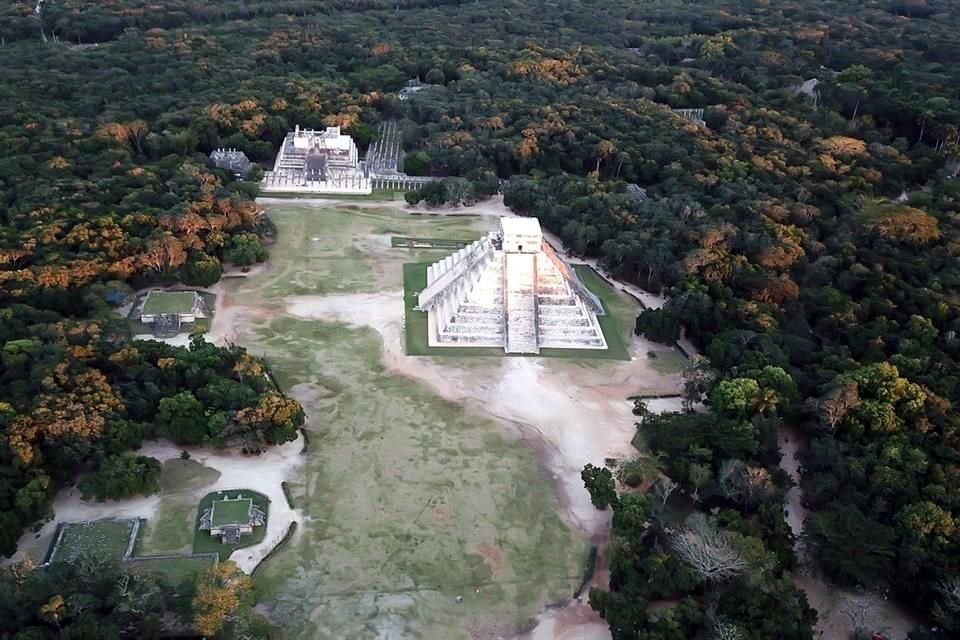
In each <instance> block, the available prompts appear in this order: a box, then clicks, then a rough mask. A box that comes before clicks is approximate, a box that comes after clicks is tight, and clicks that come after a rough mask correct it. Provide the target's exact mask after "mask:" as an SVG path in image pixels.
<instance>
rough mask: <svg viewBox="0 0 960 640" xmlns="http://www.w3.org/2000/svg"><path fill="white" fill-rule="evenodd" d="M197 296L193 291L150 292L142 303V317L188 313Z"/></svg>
mask: <svg viewBox="0 0 960 640" xmlns="http://www.w3.org/2000/svg"><path fill="white" fill-rule="evenodd" d="M196 297H197V294H196V293H195V292H193V291H151V292H150V293H149V294H147V299H146V301H145V302H144V303H143V311H141V312H140V313H141V314H142V315H147V316H152V315H156V314H158V313H190V312H191V311H192V310H193V303H194V301H195V300H196Z"/></svg>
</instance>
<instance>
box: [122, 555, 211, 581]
mask: <svg viewBox="0 0 960 640" xmlns="http://www.w3.org/2000/svg"><path fill="white" fill-rule="evenodd" d="M127 565H128V566H129V567H130V568H131V569H133V570H134V571H142V572H144V573H154V574H159V575H161V576H163V577H164V578H166V580H167V583H168V584H170V585H172V586H176V585H179V584H181V583H182V582H184V581H185V580H189V581H190V582H194V581H195V580H196V579H197V576H198V575H199V574H200V573H201V572H202V571H203V570H205V569H207V568H209V567H211V566H213V558H212V557H211V556H194V557H182V558H150V557H144V558H134V559H133V560H130V561H129V562H128V563H127Z"/></svg>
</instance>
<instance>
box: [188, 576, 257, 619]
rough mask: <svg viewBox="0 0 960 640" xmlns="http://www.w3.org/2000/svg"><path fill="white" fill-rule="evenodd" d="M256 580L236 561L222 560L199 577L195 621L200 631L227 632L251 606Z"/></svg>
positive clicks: (194, 613)
mask: <svg viewBox="0 0 960 640" xmlns="http://www.w3.org/2000/svg"><path fill="white" fill-rule="evenodd" d="M252 590H253V581H252V580H251V578H250V576H248V575H246V574H245V573H243V571H241V570H240V568H239V567H238V566H237V565H236V563H234V562H231V561H229V560H228V561H226V562H220V563H218V564H216V565H214V566H212V567H210V568H209V569H207V570H206V571H204V572H203V573H202V574H200V576H199V578H198V579H197V587H196V595H195V596H194V598H193V615H194V617H193V621H194V624H195V625H196V626H197V629H198V630H199V631H200V633H202V634H204V635H207V636H212V637H229V636H227V635H223V636H221V634H222V633H223V634H225V633H226V630H227V629H228V628H229V627H230V625H231V624H232V623H236V622H237V621H238V620H239V619H240V617H241V615H242V613H243V608H244V607H246V606H249V603H250V596H251V592H252Z"/></svg>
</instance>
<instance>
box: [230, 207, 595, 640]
mask: <svg viewBox="0 0 960 640" xmlns="http://www.w3.org/2000/svg"><path fill="white" fill-rule="evenodd" d="M267 210H268V214H269V215H270V216H271V219H272V220H273V221H274V222H275V223H276V225H277V227H278V230H279V233H278V241H277V244H276V245H274V246H273V247H272V248H271V269H270V270H269V271H267V272H265V273H263V274H261V275H260V276H258V277H257V278H253V279H251V280H249V281H247V280H243V281H241V280H231V281H229V282H227V283H225V288H226V294H227V297H228V299H229V301H230V302H233V303H234V304H242V305H250V312H247V311H246V309H245V310H244V313H242V314H241V316H239V317H242V318H243V322H242V325H241V326H240V327H239V328H238V331H239V333H240V341H241V343H242V344H244V345H245V346H246V347H247V348H248V349H249V350H250V351H251V352H252V353H255V354H257V355H264V356H266V358H267V360H268V361H269V362H270V365H271V369H272V371H273V372H274V374H275V375H276V377H277V379H278V381H279V382H280V385H281V387H282V388H283V389H285V390H287V391H288V392H290V393H291V394H293V395H294V397H296V398H297V399H298V400H299V401H300V402H301V403H302V404H303V405H304V408H305V410H306V413H307V416H308V420H307V424H306V425H305V427H306V429H307V431H308V432H309V435H310V448H309V453H308V454H307V455H306V457H305V458H304V465H303V467H302V468H301V471H300V472H299V473H298V474H297V476H296V477H295V478H291V479H290V480H289V485H290V491H291V493H292V495H293V498H294V503H295V504H296V505H297V507H298V509H299V510H301V512H302V515H303V524H302V527H300V529H299V530H298V532H297V534H296V536H295V537H294V538H293V539H292V540H291V541H290V543H289V544H287V546H286V547H284V548H283V549H282V550H281V551H280V552H279V553H277V554H276V555H275V556H274V557H272V558H271V559H270V560H268V561H267V562H266V563H265V564H264V565H263V567H262V569H261V570H260V571H258V573H257V576H256V586H257V591H258V596H259V597H260V599H261V601H262V602H263V603H264V605H265V606H266V607H267V609H268V610H269V611H270V613H271V616H272V617H273V618H274V619H276V620H282V621H284V633H283V636H284V638H291V639H300V638H303V639H310V640H327V639H330V640H333V639H341V638H363V639H365V638H375V637H378V636H379V637H387V638H404V637H417V638H444V639H445V640H446V639H450V640H461V639H464V640H465V639H467V638H471V637H475V631H472V630H475V629H476V628H477V627H478V626H483V627H484V628H493V627H491V625H493V626H495V629H494V630H495V631H496V632H497V633H496V634H493V635H490V634H488V636H489V637H495V636H496V635H506V634H509V633H511V632H513V631H514V630H515V629H516V627H517V626H521V625H523V624H525V623H526V622H527V621H528V620H529V617H530V616H531V615H533V614H534V613H535V612H536V611H538V610H539V609H540V608H541V607H542V606H543V604H544V603H546V602H549V601H551V600H554V599H558V598H561V597H564V596H568V595H570V593H572V590H573V588H574V587H575V586H576V585H577V584H579V581H580V577H581V575H582V571H583V563H584V562H585V559H586V556H587V552H588V548H587V545H586V543H585V542H584V541H582V540H580V539H579V538H578V537H576V536H574V535H573V534H572V533H571V532H570V531H569V529H568V528H567V527H566V526H565V525H564V524H563V522H562V521H561V520H560V519H559V517H558V516H557V515H556V512H557V510H558V508H559V505H558V504H557V498H556V495H555V494H554V491H553V488H552V486H551V484H550V482H549V480H548V479H546V478H544V477H543V475H542V473H541V471H540V469H539V467H538V465H537V461H536V459H535V458H534V455H533V453H532V452H531V451H530V450H528V449H527V448H526V447H522V446H518V445H517V444H516V443H515V442H511V441H509V440H507V439H505V438H504V437H503V436H502V435H501V431H500V427H498V426H497V425H496V424H494V423H493V422H491V421H490V420H488V419H485V418H482V417H479V416H477V415H476V413H475V412H473V411H467V410H465V409H464V407H462V406H460V405H456V404H451V403H449V402H446V401H444V400H442V399H441V398H439V397H437V396H436V395H435V394H434V393H433V392H432V391H430V390H429V389H428V388H426V387H425V386H423V385H422V384H420V383H418V382H416V381H413V380H410V379H408V378H405V377H401V376H396V375H392V374H391V373H390V372H388V371H387V370H386V369H385V367H384V364H383V361H382V343H381V338H380V336H379V334H377V333H376V332H374V331H373V330H371V329H367V328H356V327H349V326H345V325H342V324H335V323H327V322H319V321H315V320H302V319H298V318H296V317H293V316H290V315H289V314H288V313H287V312H286V304H285V299H286V298H287V296H291V295H329V294H339V293H373V294H379V293H381V292H383V291H399V290H401V289H402V287H403V269H402V265H403V263H404V262H411V261H412V262H423V263H426V262H429V261H431V260H434V259H436V257H437V252H436V250H422V251H421V250H418V249H410V250H406V251H391V240H390V238H391V237H392V236H403V237H411V238H434V239H452V240H462V239H464V238H471V237H478V236H479V235H481V234H483V233H486V232H488V231H491V230H493V229H494V228H495V226H496V219H495V218H476V217H471V218H467V217H461V216H457V217H454V216H449V217H432V216H430V217H428V216H411V215H408V214H404V213H402V212H398V211H386V210H377V209H370V208H358V207H350V206H347V205H344V206H340V207H337V208H335V209H334V208H329V209H328V208H324V209H315V208H313V209H311V208H306V207H304V208H297V207H296V206H294V204H293V203H292V202H291V204H290V205H289V206H288V205H287V204H283V205H270V206H268V209H267ZM254 309H255V310H256V313H253V310H254ZM501 362H502V358H498V359H494V358H491V359H489V362H486V361H484V359H482V358H474V359H472V360H471V363H480V364H481V365H482V366H493V367H497V366H499V363H501ZM478 590H479V591H478ZM458 595H462V596H463V598H464V600H463V602H462V603H457V602H456V596H458ZM496 625H500V626H496Z"/></svg>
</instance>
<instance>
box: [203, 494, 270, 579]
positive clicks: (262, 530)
mask: <svg viewBox="0 0 960 640" xmlns="http://www.w3.org/2000/svg"><path fill="white" fill-rule="evenodd" d="M237 494H243V497H244V498H251V499H252V500H253V504H255V505H256V506H257V507H259V508H260V510H261V511H263V512H264V513H265V514H267V517H268V518H269V517H270V499H269V498H267V497H266V496H265V495H263V494H260V493H257V492H255V491H250V490H249V489H231V490H229V491H216V492H214V493H208V494H207V495H205V496H204V497H203V499H202V500H201V501H200V504H199V505H197V519H196V521H195V522H194V537H193V552H194V553H217V554H219V555H220V561H221V562H222V561H224V560H226V559H227V558H229V557H230V554H231V553H233V552H234V551H236V550H237V549H243V548H244V547H249V546H251V545H254V544H257V543H259V542H261V541H263V538H264V536H265V535H267V526H266V524H264V525H263V526H260V527H254V528H253V533H251V534H249V535H245V536H243V537H242V538H240V542H239V543H237V544H223V543H222V542H220V538H219V537H217V536H211V535H210V532H209V531H201V530H200V517H201V516H202V515H203V512H204V511H206V510H207V508H209V507H210V506H212V505H213V503H214V502H215V501H217V500H222V499H223V498H225V497H227V496H229V497H231V498H235V497H236V496H237ZM238 504H239V503H238ZM244 504H246V503H244ZM218 508H219V506H218Z"/></svg>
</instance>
